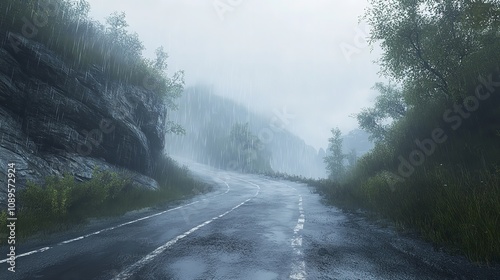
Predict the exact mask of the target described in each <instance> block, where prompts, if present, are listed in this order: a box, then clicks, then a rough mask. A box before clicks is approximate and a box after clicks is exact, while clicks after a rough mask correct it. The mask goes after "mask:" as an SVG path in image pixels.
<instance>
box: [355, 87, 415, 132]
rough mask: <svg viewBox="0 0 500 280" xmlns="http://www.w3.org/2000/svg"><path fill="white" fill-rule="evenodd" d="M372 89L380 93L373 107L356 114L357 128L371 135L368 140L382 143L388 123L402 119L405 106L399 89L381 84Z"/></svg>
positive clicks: (388, 126) (404, 113)
mask: <svg viewBox="0 0 500 280" xmlns="http://www.w3.org/2000/svg"><path fill="white" fill-rule="evenodd" d="M374 89H376V90H377V91H378V92H379V93H380V95H379V96H377V98H376V100H375V105H374V106H373V107H372V108H364V109H363V110H362V111H361V112H360V113H358V114H356V119H357V120H358V124H359V127H360V128H361V129H363V130H365V131H367V132H369V133H370V134H371V135H370V140H375V141H382V140H384V138H385V137H386V134H387V131H388V130H389V128H390V122H392V121H397V120H400V119H401V118H403V117H404V116H405V115H406V110H407V108H406V107H407V106H406V103H405V101H404V96H403V91H402V90H401V89H398V88H396V87H394V86H393V85H390V84H389V85H384V84H382V83H377V84H375V86H374ZM388 122H389V123H388Z"/></svg>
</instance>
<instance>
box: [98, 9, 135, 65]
mask: <svg viewBox="0 0 500 280" xmlns="http://www.w3.org/2000/svg"><path fill="white" fill-rule="evenodd" d="M125 17H126V15H125V13H124V12H121V13H117V12H114V13H112V14H111V15H110V16H109V17H107V18H106V24H107V28H106V32H107V35H108V36H109V38H110V39H111V41H112V43H114V44H116V45H117V46H119V47H120V48H121V49H119V50H114V51H121V52H124V54H125V55H126V56H130V57H131V58H132V59H135V58H140V57H141V55H142V51H143V50H144V45H143V44H142V42H141V41H140V40H139V35H137V33H131V34H130V33H128V31H127V27H128V26H129V25H128V23H127V21H126V19H125Z"/></svg>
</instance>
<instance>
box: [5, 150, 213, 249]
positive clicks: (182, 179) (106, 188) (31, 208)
mask: <svg viewBox="0 0 500 280" xmlns="http://www.w3.org/2000/svg"><path fill="white" fill-rule="evenodd" d="M153 177H154V178H155V179H156V180H157V182H158V183H159V186H160V187H159V189H158V190H151V189H146V188H138V187H136V186H133V185H132V183H131V180H130V179H129V178H127V175H126V174H118V173H113V172H107V171H99V170H98V169H96V170H95V171H94V174H93V177H92V179H91V180H89V181H85V182H78V181H76V180H75V178H74V177H73V176H71V175H69V174H65V175H64V176H63V177H62V178H59V177H49V178H46V180H45V184H44V186H43V187H42V186H38V185H35V184H32V183H29V184H28V185H27V186H26V188H25V189H24V190H22V191H20V192H19V193H18V194H17V195H18V196H17V197H18V198H17V201H18V202H17V203H18V209H17V210H18V212H17V222H16V239H17V241H19V240H20V241H22V240H23V239H26V238H27V237H29V236H32V235H35V234H40V233H41V234H44V233H53V232H57V231H62V230H67V229H69V228H71V227H73V226H75V225H79V224H83V223H85V222H86V221H88V219H89V218H97V217H109V216H117V215H122V214H125V213H126V212H128V211H132V210H137V209H142V208H146V207H150V206H157V205H162V204H165V203H167V202H169V201H174V200H178V199H181V198H185V197H187V196H191V195H194V194H196V193H203V192H207V191H209V190H210V186H208V185H206V184H204V183H201V182H198V181H196V180H195V179H193V178H192V177H191V176H190V175H189V172H188V170H187V168H185V167H179V166H177V165H176V163H175V162H174V161H173V160H171V159H170V158H162V159H161V160H160V162H159V163H157V166H156V168H155V170H154V175H153ZM6 222H7V213H6V212H5V211H2V212H0V228H1V232H0V233H3V234H6V233H7V226H6ZM5 244H6V241H5V239H2V240H1V244H0V245H5Z"/></svg>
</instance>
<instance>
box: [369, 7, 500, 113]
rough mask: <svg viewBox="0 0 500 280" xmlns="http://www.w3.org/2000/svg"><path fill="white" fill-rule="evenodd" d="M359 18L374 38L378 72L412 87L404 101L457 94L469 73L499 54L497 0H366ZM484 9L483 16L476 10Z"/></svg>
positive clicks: (486, 66) (464, 86) (488, 65)
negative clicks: (379, 50) (378, 56)
mask: <svg viewBox="0 0 500 280" xmlns="http://www.w3.org/2000/svg"><path fill="white" fill-rule="evenodd" d="M370 4H371V7H370V8H369V9H368V11H367V13H366V14H365V16H364V18H365V19H366V20H367V21H368V23H369V24H370V25H371V26H372V33H371V36H370V41H371V42H372V43H374V42H379V43H380V45H381V47H382V50H383V54H382V58H381V59H380V64H381V66H382V72H383V73H384V74H386V75H387V76H388V77H389V78H391V79H394V80H396V81H401V82H403V84H404V86H405V87H415V86H417V85H418V86H419V87H423V88H425V89H426V91H423V92H422V91H412V96H410V97H408V98H407V100H408V101H410V102H411V103H410V105H418V104H419V103H420V102H422V101H425V100H427V99H428V98H429V97H442V96H446V97H448V98H451V97H453V98H458V97H461V96H463V94H464V90H465V89H467V87H468V85H470V82H471V80H470V78H471V77H472V78H473V79H475V78H476V77H477V74H478V73H482V72H485V71H489V70H490V69H491V66H492V65H493V64H491V63H492V62H493V63H496V61H498V58H499V57H500V56H499V54H498V52H494V50H495V49H498V47H499V46H500V42H499V40H498V34H499V30H498V27H499V24H498V21H496V20H495V19H498V14H499V11H500V3H499V2H498V1H494V2H491V1H469V0H440V1H428V0H416V1H402V0H371V1H370ZM486 10H487V11H488V12H487V13H486V15H488V14H489V15H491V18H486V17H484V16H483V15H479V12H480V11H481V12H483V11H486Z"/></svg>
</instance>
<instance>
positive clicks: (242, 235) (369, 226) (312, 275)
mask: <svg viewBox="0 0 500 280" xmlns="http://www.w3.org/2000/svg"><path fill="white" fill-rule="evenodd" d="M189 166H190V169H191V170H192V172H193V174H195V175H196V176H197V177H199V178H200V179H201V180H205V181H207V182H209V183H212V184H213V185H214V186H215V187H214V189H215V191H214V192H212V193H210V194H206V195H200V196H197V197H194V198H193V199H190V200H188V201H184V202H182V203H180V204H178V205H170V206H169V207H167V208H166V209H148V210H143V211H137V212H132V213H129V214H127V215H125V216H124V217H120V218H114V219H107V220H99V221H93V222H92V223H91V224H90V225H87V226H85V227H84V228H80V229H75V230H72V231H70V232H66V233H61V234H58V235H55V236H53V237H51V238H48V239H45V240H31V241H29V242H26V243H25V244H24V245H20V246H19V247H18V248H17V254H18V255H19V254H23V253H28V254H29V255H25V256H22V257H18V258H17V260H16V272H15V273H11V272H8V271H7V267H8V266H7V264H6V263H5V262H3V263H0V268H1V271H0V279H51V280H52V279H54V280H55V279H67V280H70V279H248V280H266V279H500V269H499V268H498V267H496V268H478V267H476V266H473V265H471V264H469V263H468V262H467V261H466V260H465V259H464V258H463V257H452V256H448V255H447V254H445V253H443V252H438V251H435V250H434V249H433V248H432V246H430V245H429V244H426V243H424V242H422V241H418V240H416V239H413V238H411V237H409V236H403V235H401V234H398V233H397V232H396V231H394V230H393V229H392V228H391V227H388V226H386V225H383V224H381V223H380V222H373V221H367V220H366V219H365V218H363V217H362V216H361V215H359V214H349V213H343V212H342V211H340V210H338V209H336V208H334V207H330V206H325V205H323V204H322V203H321V198H320V197H319V196H318V195H317V194H314V193H313V192H311V190H312V189H310V188H309V187H307V186H305V185H303V184H298V183H292V182H287V181H276V180H269V179H266V178H264V177H262V176H256V175H243V174H237V173H232V172H226V171H220V170H215V169H212V168H209V167H207V166H203V165H199V164H195V163H189ZM1 249H2V255H3V256H5V255H6V253H7V249H6V248H5V247H2V248H1ZM4 258H5V257H4Z"/></svg>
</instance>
